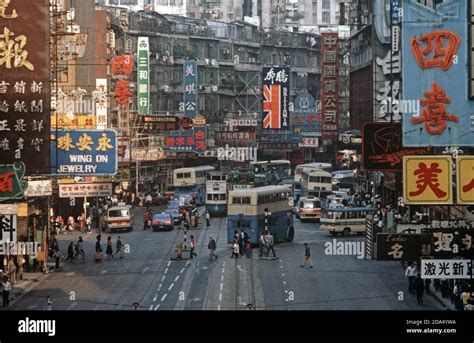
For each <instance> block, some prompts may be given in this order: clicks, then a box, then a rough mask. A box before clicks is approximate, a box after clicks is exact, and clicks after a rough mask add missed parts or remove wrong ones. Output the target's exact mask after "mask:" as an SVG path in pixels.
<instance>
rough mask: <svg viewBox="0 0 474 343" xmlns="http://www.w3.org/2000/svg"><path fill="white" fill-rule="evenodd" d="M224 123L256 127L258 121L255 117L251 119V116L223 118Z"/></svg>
mask: <svg viewBox="0 0 474 343" xmlns="http://www.w3.org/2000/svg"><path fill="white" fill-rule="evenodd" d="M224 125H226V126H246V127H256V126H257V125H258V121H257V119H253V118H238V119H225V120H224Z"/></svg>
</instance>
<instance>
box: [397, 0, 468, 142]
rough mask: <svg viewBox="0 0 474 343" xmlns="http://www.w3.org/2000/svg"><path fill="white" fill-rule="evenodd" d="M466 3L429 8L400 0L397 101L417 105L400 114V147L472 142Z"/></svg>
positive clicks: (462, 1)
mask: <svg viewBox="0 0 474 343" xmlns="http://www.w3.org/2000/svg"><path fill="white" fill-rule="evenodd" d="M467 3H468V1H464V0H453V1H449V2H444V3H441V4H439V5H438V6H437V7H436V11H433V10H432V9H430V8H428V7H425V6H423V5H421V4H418V3H416V2H414V1H409V0H403V16H402V20H403V30H402V32H403V37H402V43H403V49H402V54H403V55H402V60H403V70H402V82H403V85H402V91H403V99H404V102H406V103H413V104H417V106H410V107H412V108H408V106H407V108H406V111H404V112H405V113H404V114H403V145H404V146H406V147H415V146H416V147H417V146H442V147H445V146H474V121H473V120H472V118H471V115H472V113H474V103H473V102H472V101H470V100H469V98H468V82H469V73H468V72H467V71H466V66H467V65H468V53H470V52H469V51H470V49H469V48H470V46H469V44H468V36H469V35H468V32H467V29H468V26H467V24H466V23H467V21H468V19H467V8H466V6H467ZM433 23H436V26H433ZM413 107H414V108H413Z"/></svg>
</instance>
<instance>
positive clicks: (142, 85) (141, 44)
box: [137, 37, 150, 116]
mask: <svg viewBox="0 0 474 343" xmlns="http://www.w3.org/2000/svg"><path fill="white" fill-rule="evenodd" d="M137 51H138V54H137V55H138V70H137V84H138V88H137V102H138V114H141V115H144V116H146V115H149V114H150V64H149V52H150V48H149V43H148V37H138V47H137Z"/></svg>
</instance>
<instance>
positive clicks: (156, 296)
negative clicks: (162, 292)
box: [153, 294, 158, 302]
mask: <svg viewBox="0 0 474 343" xmlns="http://www.w3.org/2000/svg"><path fill="white" fill-rule="evenodd" d="M156 298H158V294H157V295H155V297H154V298H153V302H155V301H156Z"/></svg>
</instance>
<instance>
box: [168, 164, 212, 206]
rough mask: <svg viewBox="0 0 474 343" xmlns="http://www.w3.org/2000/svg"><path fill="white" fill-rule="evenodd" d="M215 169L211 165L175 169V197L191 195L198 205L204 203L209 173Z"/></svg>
mask: <svg viewBox="0 0 474 343" xmlns="http://www.w3.org/2000/svg"><path fill="white" fill-rule="evenodd" d="M213 170H214V167H211V166H200V167H189V168H178V169H175V170H174V171H173V186H174V198H175V199H179V198H180V197H184V196H185V195H189V196H191V197H192V198H193V199H194V202H195V204H196V205H204V204H205V202H206V180H207V173H208V172H210V171H213Z"/></svg>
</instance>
